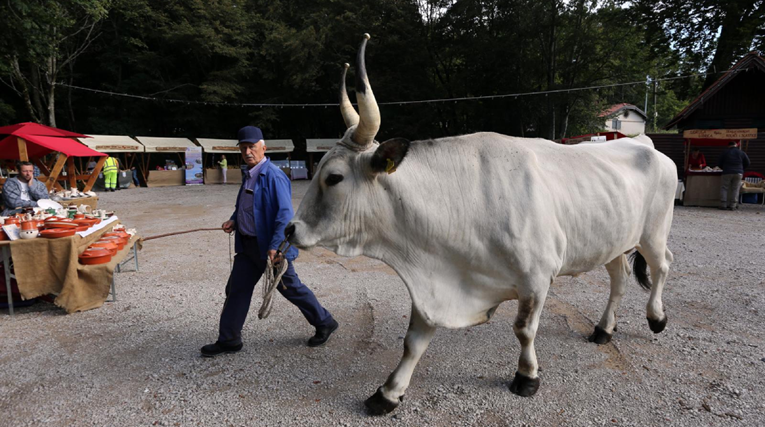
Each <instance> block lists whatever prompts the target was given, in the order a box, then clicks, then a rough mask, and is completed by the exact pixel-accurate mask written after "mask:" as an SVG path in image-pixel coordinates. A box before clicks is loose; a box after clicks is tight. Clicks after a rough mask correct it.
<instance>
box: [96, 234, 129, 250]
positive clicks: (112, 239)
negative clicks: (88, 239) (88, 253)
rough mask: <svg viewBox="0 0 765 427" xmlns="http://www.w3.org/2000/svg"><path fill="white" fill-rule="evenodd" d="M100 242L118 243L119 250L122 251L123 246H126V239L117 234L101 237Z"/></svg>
mask: <svg viewBox="0 0 765 427" xmlns="http://www.w3.org/2000/svg"><path fill="white" fill-rule="evenodd" d="M99 242H113V243H114V244H115V245H117V250H118V251H121V250H122V248H124V247H125V241H124V240H123V239H121V238H119V237H117V236H106V237H101V239H100V240H99Z"/></svg>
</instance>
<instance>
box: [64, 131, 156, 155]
mask: <svg viewBox="0 0 765 427" xmlns="http://www.w3.org/2000/svg"><path fill="white" fill-rule="evenodd" d="M88 137H89V138H78V139H77V140H78V141H80V142H81V143H83V144H85V145H87V146H88V147H90V148H92V149H94V150H96V151H100V152H102V153H143V151H144V148H143V145H141V144H140V143H139V142H138V141H136V140H135V139H133V138H131V137H129V136H127V135H88Z"/></svg>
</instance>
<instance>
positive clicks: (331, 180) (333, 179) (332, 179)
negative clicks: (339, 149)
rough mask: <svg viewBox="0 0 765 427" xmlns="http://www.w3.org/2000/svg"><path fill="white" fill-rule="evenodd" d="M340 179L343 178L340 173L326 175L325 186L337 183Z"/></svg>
mask: <svg viewBox="0 0 765 427" xmlns="http://www.w3.org/2000/svg"><path fill="white" fill-rule="evenodd" d="M342 180H343V176H342V175H340V174H337V173H333V174H330V175H329V176H328V177H327V180H326V181H324V182H325V183H326V184H327V186H329V187H331V186H333V185H337V184H338V183H339V182H340V181H342Z"/></svg>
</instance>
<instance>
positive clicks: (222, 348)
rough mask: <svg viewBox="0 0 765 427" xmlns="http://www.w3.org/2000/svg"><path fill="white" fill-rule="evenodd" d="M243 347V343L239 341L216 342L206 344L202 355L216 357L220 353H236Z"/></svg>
mask: <svg viewBox="0 0 765 427" xmlns="http://www.w3.org/2000/svg"><path fill="white" fill-rule="evenodd" d="M241 349H242V343H239V344H237V345H226V344H222V343H220V342H216V343H215V344H207V345H206V346H204V347H202V350H201V352H202V357H215V356H217V355H219V354H224V353H236V352H237V351H239V350H241Z"/></svg>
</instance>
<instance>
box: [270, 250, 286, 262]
mask: <svg viewBox="0 0 765 427" xmlns="http://www.w3.org/2000/svg"><path fill="white" fill-rule="evenodd" d="M268 258H269V259H270V260H271V264H274V265H275V264H278V263H280V262H281V261H282V260H283V259H284V256H283V255H282V254H279V255H277V252H276V249H271V250H269V251H268Z"/></svg>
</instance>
